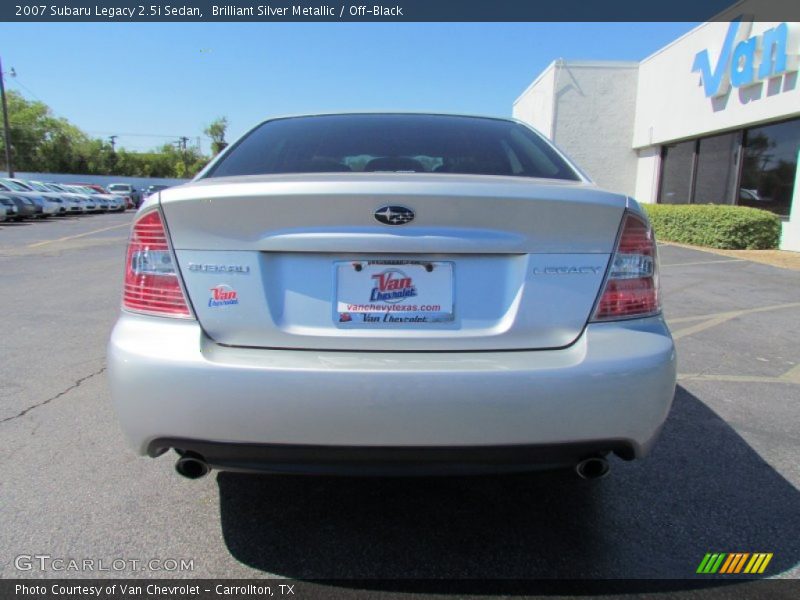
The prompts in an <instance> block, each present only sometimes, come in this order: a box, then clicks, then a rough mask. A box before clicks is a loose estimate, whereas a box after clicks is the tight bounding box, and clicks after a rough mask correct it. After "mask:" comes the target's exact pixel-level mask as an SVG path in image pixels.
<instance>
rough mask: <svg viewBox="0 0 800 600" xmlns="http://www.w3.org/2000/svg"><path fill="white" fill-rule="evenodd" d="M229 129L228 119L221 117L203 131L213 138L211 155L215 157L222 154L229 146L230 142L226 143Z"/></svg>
mask: <svg viewBox="0 0 800 600" xmlns="http://www.w3.org/2000/svg"><path fill="white" fill-rule="evenodd" d="M227 129H228V119H227V117H219V118H218V119H215V120H214V121H212V122H211V124H210V125H209V126H208V127H206V128H205V129H204V130H203V133H205V134H206V135H207V136H208V137H210V138H211V154H213V155H214V156H216V155H217V154H219V153H220V152H222V151H223V150H224V149H225V147H226V146H227V145H228V142H226V141H225V132H226V131H227Z"/></svg>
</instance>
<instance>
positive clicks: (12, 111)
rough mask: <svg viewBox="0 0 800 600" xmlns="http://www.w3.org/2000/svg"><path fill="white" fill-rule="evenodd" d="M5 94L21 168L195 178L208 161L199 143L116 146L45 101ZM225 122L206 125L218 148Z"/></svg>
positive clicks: (16, 162) (13, 145) (0, 141)
mask: <svg viewBox="0 0 800 600" xmlns="http://www.w3.org/2000/svg"><path fill="white" fill-rule="evenodd" d="M7 99H8V114H9V121H10V124H11V150H12V161H13V162H14V166H15V167H16V169H17V170H18V171H32V172H36V173H78V174H83V175H122V176H126V175H127V176H131V177H177V178H184V177H194V175H195V174H196V173H197V172H198V171H199V170H200V169H202V168H203V166H204V165H205V164H206V162H208V157H206V156H204V155H202V154H201V153H200V151H199V149H198V148H193V147H183V148H182V149H178V148H175V146H173V145H172V144H165V145H164V146H162V147H161V148H159V149H157V150H154V151H152V152H129V151H127V150H124V149H119V150H117V151H115V150H114V148H113V147H112V146H111V144H109V143H108V142H107V141H105V140H101V139H96V138H91V137H89V136H88V135H86V134H85V133H84V132H83V131H81V130H80V129H79V128H78V127H76V126H75V125H73V124H71V123H70V122H69V121H67V120H66V119H63V118H60V117H56V116H55V115H54V114H53V112H52V111H51V110H50V108H49V107H48V106H47V105H46V104H44V103H43V102H38V101H37V102H34V101H30V100H27V99H25V98H24V97H23V96H22V95H21V94H19V93H18V92H15V91H9V92H8V93H7ZM227 125H228V123H227V120H226V119H225V118H224V117H223V118H220V119H217V120H216V121H214V123H212V124H211V125H209V127H208V128H207V129H206V133H207V134H208V135H209V136H211V137H212V139H214V142H215V144H216V146H215V148H219V150H221V149H222V148H224V147H225V129H226V128H227ZM4 143H5V141H4V140H3V139H2V138H0V160H2V159H3V158H4V157H5V154H4V146H3V144H4ZM220 145H221V146H220ZM219 150H215V152H217V151H219ZM0 164H2V163H0Z"/></svg>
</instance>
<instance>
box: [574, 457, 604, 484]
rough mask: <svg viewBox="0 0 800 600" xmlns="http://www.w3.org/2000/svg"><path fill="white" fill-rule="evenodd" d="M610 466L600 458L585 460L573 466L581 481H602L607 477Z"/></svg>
mask: <svg viewBox="0 0 800 600" xmlns="http://www.w3.org/2000/svg"><path fill="white" fill-rule="evenodd" d="M609 469H610V466H609V464H608V461H607V460H606V459H605V458H603V457H602V456H592V457H591V458H585V459H584V460H582V461H580V462H579V463H578V464H576V465H575V472H576V473H577V474H578V477H580V478H581V479H602V478H603V477H605V476H606V475H608V471H609Z"/></svg>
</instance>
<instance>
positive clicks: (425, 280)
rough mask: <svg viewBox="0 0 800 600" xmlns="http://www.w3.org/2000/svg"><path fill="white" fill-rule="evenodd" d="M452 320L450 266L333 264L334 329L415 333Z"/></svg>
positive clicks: (364, 261) (369, 262)
mask: <svg viewBox="0 0 800 600" xmlns="http://www.w3.org/2000/svg"><path fill="white" fill-rule="evenodd" d="M452 320H453V263H451V262H433V261H431V262H424V261H400V260H398V261H368V260H362V261H358V260H356V261H348V262H337V263H336V300H335V311H334V321H335V322H336V323H337V325H338V326H340V327H415V326H425V325H426V324H430V323H442V322H446V321H452Z"/></svg>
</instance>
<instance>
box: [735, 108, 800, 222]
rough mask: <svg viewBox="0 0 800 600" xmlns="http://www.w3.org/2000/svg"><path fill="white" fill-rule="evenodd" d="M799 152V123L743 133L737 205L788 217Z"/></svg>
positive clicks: (798, 121) (755, 129) (777, 125)
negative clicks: (742, 153)
mask: <svg viewBox="0 0 800 600" xmlns="http://www.w3.org/2000/svg"><path fill="white" fill-rule="evenodd" d="M798 151H800V119H795V120H793V121H786V122H784V123H776V124H775V125H765V126H763V127H755V128H753V129H748V130H747V131H746V132H745V139H744V156H743V158H742V177H741V184H740V187H739V204H742V205H744V206H753V207H755V208H764V209H766V210H771V211H772V212H775V213H777V214H779V215H781V216H788V215H789V210H790V207H791V204H792V193H793V191H794V180H795V174H796V172H797V153H798Z"/></svg>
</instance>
